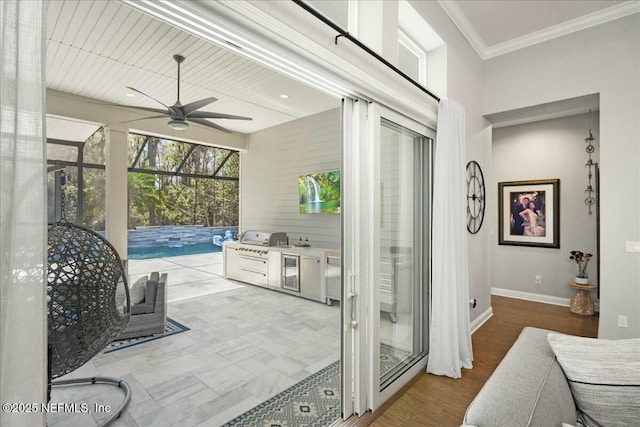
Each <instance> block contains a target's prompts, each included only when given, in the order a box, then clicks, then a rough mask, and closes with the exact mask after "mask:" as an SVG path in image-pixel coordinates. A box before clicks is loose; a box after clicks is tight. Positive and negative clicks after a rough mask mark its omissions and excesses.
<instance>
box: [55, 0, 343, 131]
mask: <svg viewBox="0 0 640 427" xmlns="http://www.w3.org/2000/svg"><path fill="white" fill-rule="evenodd" d="M46 7H47V67H46V80H47V88H50V89H54V90H58V91H62V92H67V93H71V94H74V95H80V96H84V97H88V98H93V99H96V100H100V101H106V102H110V103H117V104H126V105H139V106H145V107H153V108H162V106H161V105H159V104H157V103H155V102H154V101H152V100H149V99H147V98H146V97H144V96H142V95H137V96H135V97H134V98H131V97H129V96H127V93H128V92H131V91H129V90H128V89H126V88H125V87H126V86H131V87H134V88H136V89H138V90H140V91H142V92H144V93H146V94H148V95H151V96H152V97H154V98H156V99H158V100H160V101H162V102H163V103H165V104H167V105H171V104H173V103H174V101H175V100H176V90H177V88H176V85H177V68H176V63H175V61H174V60H173V55H174V54H176V53H179V54H181V55H183V56H185V57H186V60H185V62H183V63H182V66H181V86H180V101H181V102H182V104H187V103H189V102H193V101H196V100H199V99H202V98H205V97H209V96H215V97H216V98H218V101H216V102H214V103H213V104H210V105H209V106H207V107H205V108H203V111H215V112H218V113H227V114H236V115H242V116H249V117H252V118H253V121H239V120H224V121H217V123H218V124H219V125H221V126H224V127H226V128H228V129H231V130H233V131H236V132H241V133H251V132H255V131H257V130H260V129H264V128H268V127H271V126H275V125H277V124H280V123H284V122H287V121H290V120H293V119H296V118H299V117H305V116H308V115H311V114H315V113H318V112H321V111H325V110H328V109H330V108H336V107H338V106H339V102H338V100H337V99H336V98H334V97H331V96H329V95H326V94H324V93H321V92H319V91H317V90H315V89H312V88H309V87H307V86H305V85H303V84H301V83H299V82H297V81H294V80H292V79H290V78H288V77H285V76H283V75H281V74H278V73H276V72H274V71H272V70H270V69H267V68H265V67H264V66H262V65H259V64H256V63H254V62H251V61H249V60H247V59H245V58H243V57H241V56H239V55H237V54H235V53H232V52H229V51H227V50H225V49H223V48H221V47H219V46H217V45H214V44H211V43H210V42H207V41H204V40H201V39H199V38H197V37H195V36H192V35H190V34H187V33H184V32H182V31H180V30H178V29H176V28H174V27H172V26H171V25H169V24H166V23H164V22H160V21H158V20H156V19H154V18H151V17H149V16H147V15H144V14H142V13H140V12H138V11H136V10H133V9H131V8H130V7H128V6H127V5H124V4H122V3H120V2H116V1H104V0H97V1H89V0H64V1H63V0H50V1H48V2H47V6H46ZM281 94H287V95H289V98H288V99H282V98H280V95H281ZM150 115H153V113H150ZM159 120H162V119H159Z"/></svg>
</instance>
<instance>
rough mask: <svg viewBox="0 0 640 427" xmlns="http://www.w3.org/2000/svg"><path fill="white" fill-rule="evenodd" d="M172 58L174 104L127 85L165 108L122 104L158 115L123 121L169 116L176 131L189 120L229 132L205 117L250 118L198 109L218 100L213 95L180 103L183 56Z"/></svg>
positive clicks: (185, 125) (185, 126)
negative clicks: (175, 77)
mask: <svg viewBox="0 0 640 427" xmlns="http://www.w3.org/2000/svg"><path fill="white" fill-rule="evenodd" d="M173 59H174V60H175V61H176V63H177V64H178V87H177V89H178V90H177V97H176V102H175V104H173V105H171V106H168V105H166V104H164V103H163V102H161V101H159V100H157V99H156V98H154V97H152V96H151V95H147V94H146V93H144V92H142V91H140V90H138V89H136V88H133V87H130V86H127V89H130V90H132V91H133V92H137V93H139V94H140V95H143V96H146V97H147V98H149V99H152V100H154V101H155V102H157V103H158V104H160V105H162V106H163V107H164V108H165V110H161V109H158V108H149V107H136V106H131V105H122V106H123V107H128V108H136V109H139V110H143V111H150V112H154V113H159V115H156V116H151V117H142V118H140V119H134V120H127V121H126V122H123V123H128V122H135V121H138V120H148V119H157V118H163V117H169V122H168V123H167V124H168V125H169V127H170V128H171V129H173V130H176V131H183V130H185V129H187V128H188V127H189V122H193V123H197V124H200V125H203V126H207V127H210V128H213V129H217V130H221V131H223V132H227V133H231V131H230V130H229V129H226V128H224V127H222V126H220V125H217V124H215V123H213V122H210V121H209V120H206V119H223V120H224V119H230V120H252V119H251V117H243V116H234V115H231V114H223V113H212V112H208V111H200V108H202V107H205V106H207V105H209V104H211V103H213V102H215V101H217V100H218V99H217V98H214V97H209V98H203V99H200V100H198V101H194V102H191V103H189V104H187V105H182V103H181V102H180V64H181V63H182V62H184V60H185V57H184V56H182V55H178V54H176V55H173Z"/></svg>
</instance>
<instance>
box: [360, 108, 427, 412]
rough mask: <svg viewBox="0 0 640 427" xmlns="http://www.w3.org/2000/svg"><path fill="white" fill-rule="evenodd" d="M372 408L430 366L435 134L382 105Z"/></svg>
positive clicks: (377, 127)
mask: <svg viewBox="0 0 640 427" xmlns="http://www.w3.org/2000/svg"><path fill="white" fill-rule="evenodd" d="M370 118H372V119H373V121H372V123H371V126H372V127H371V135H372V137H373V144H372V156H371V158H372V161H373V165H374V166H373V171H372V174H371V178H372V180H373V182H374V183H375V184H374V186H373V204H372V207H373V209H374V211H375V214H374V215H373V223H372V224H371V228H370V230H371V231H372V235H373V238H372V240H371V243H372V251H371V253H372V254H371V259H370V261H371V264H370V265H371V268H370V269H369V274H370V275H371V276H370V277H371V278H372V280H371V285H372V289H371V293H372V294H371V299H370V316H371V317H370V322H371V349H370V351H371V353H370V357H371V358H370V360H371V363H370V373H371V376H370V388H369V395H370V396H371V399H370V400H369V402H370V409H372V410H375V409H377V408H378V407H379V405H380V404H382V403H383V402H384V401H385V400H387V399H388V398H389V397H391V396H392V395H393V394H394V393H395V392H396V391H398V390H399V389H400V388H401V387H402V386H403V385H404V384H406V383H407V381H409V380H410V379H411V378H412V377H413V376H414V375H415V374H416V373H417V372H419V371H421V370H422V369H424V367H425V366H426V357H425V356H426V355H427V354H428V343H429V340H428V335H427V334H428V310H429V283H430V282H429V280H430V273H429V267H430V254H429V248H430V236H429V231H430V223H431V220H430V211H431V208H430V200H431V191H430V190H431V184H430V178H431V169H432V168H431V148H432V143H433V139H432V138H433V136H434V134H433V132H432V131H431V130H429V129H428V128H427V127H425V126H422V125H420V124H418V123H416V122H414V121H412V120H410V119H408V118H406V117H405V116H402V115H400V114H398V113H395V112H393V111H390V110H387V109H386V108H384V107H382V106H380V105H375V104H374V106H373V107H372V114H370Z"/></svg>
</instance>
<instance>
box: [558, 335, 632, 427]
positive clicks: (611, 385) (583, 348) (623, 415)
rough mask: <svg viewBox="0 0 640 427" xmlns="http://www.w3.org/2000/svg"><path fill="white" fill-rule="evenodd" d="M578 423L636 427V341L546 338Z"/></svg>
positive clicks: (561, 336) (564, 336) (566, 337)
mask: <svg viewBox="0 0 640 427" xmlns="http://www.w3.org/2000/svg"><path fill="white" fill-rule="evenodd" d="M548 340H549V344H550V345H551V348H552V349H553V351H554V353H555V355H556V357H557V359H558V362H560V365H561V366H562V369H563V370H564V373H565V375H566V376H567V379H568V380H569V385H570V387H571V391H572V392H573V397H574V399H575V402H576V405H577V406H578V409H579V411H580V414H579V419H580V421H581V422H582V423H583V424H584V425H588V426H637V425H638V420H639V419H640V339H638V338H636V339H626V340H604V339H595V338H582V337H573V336H566V335H559V334H553V333H551V334H549V336H548Z"/></svg>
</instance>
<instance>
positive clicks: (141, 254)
mask: <svg viewBox="0 0 640 427" xmlns="http://www.w3.org/2000/svg"><path fill="white" fill-rule="evenodd" d="M127 252H128V255H129V259H150V258H164V257H172V256H180V255H196V254H206V253H209V252H222V248H221V247H220V246H216V245H214V244H213V243H194V244H192V245H182V246H160V245H158V246H150V247H143V248H140V247H138V248H128V249H127Z"/></svg>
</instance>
